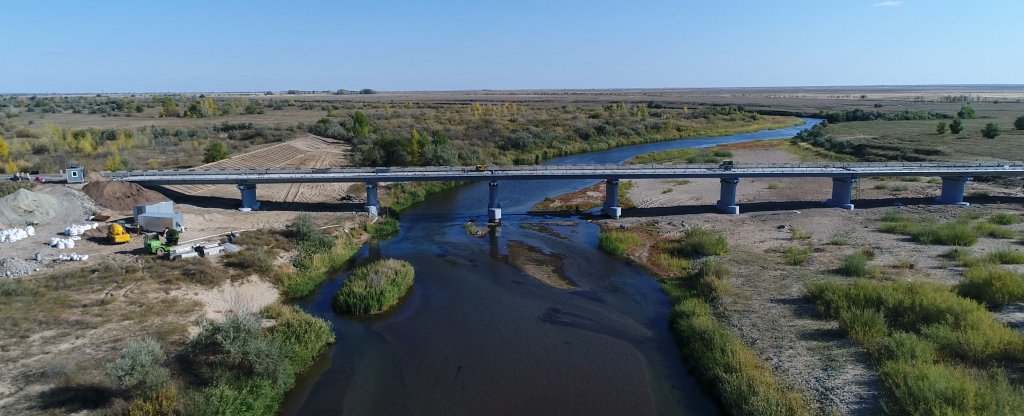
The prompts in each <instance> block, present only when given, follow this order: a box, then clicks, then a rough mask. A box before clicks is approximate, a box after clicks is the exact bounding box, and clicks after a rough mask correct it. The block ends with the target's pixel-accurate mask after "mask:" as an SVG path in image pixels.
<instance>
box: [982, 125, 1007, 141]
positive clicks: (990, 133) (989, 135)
mask: <svg viewBox="0 0 1024 416" xmlns="http://www.w3.org/2000/svg"><path fill="white" fill-rule="evenodd" d="M1002 133H1003V130H1002V129H1000V128H999V125H998V124H996V123H988V124H986V125H985V128H983V129H981V135H982V136H984V137H985V138H986V139H994V138H996V137H999V135H1000V134H1002Z"/></svg>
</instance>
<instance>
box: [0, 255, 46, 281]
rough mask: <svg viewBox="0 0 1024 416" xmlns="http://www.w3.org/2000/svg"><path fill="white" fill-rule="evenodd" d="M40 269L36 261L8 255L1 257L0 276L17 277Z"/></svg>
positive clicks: (6, 277)
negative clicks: (4, 257)
mask: <svg viewBox="0 0 1024 416" xmlns="http://www.w3.org/2000/svg"><path fill="white" fill-rule="evenodd" d="M37 270H39V264H38V263H36V262H32V261H28V260H22V259H17V258H13V257H8V258H6V259H0V278H2V279H15V278H18V277H21V276H25V275H28V274H32V273H33V272H35V271H37Z"/></svg>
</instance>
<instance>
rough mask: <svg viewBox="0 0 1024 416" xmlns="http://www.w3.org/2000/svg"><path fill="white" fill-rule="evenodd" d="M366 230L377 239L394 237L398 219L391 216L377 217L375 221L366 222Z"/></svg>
mask: <svg viewBox="0 0 1024 416" xmlns="http://www.w3.org/2000/svg"><path fill="white" fill-rule="evenodd" d="M366 232H368V233H370V235H371V236H373V238H377V239H386V238H391V237H394V236H396V235H398V220H397V219H395V218H392V217H377V221H374V222H373V223H372V224H371V223H367V224H366Z"/></svg>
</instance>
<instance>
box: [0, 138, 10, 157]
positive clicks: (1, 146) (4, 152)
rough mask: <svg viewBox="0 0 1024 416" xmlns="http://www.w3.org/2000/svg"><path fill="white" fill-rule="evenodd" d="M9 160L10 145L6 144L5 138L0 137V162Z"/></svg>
mask: <svg viewBox="0 0 1024 416" xmlns="http://www.w3.org/2000/svg"><path fill="white" fill-rule="evenodd" d="M9 160H11V146H10V145H9V144H7V140H4V138H3V137H0V162H7V161H9Z"/></svg>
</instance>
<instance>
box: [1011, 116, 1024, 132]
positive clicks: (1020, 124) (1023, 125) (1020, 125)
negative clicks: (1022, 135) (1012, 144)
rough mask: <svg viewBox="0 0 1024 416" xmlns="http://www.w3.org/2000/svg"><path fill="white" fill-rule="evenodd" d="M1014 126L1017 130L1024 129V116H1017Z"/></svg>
mask: <svg viewBox="0 0 1024 416" xmlns="http://www.w3.org/2000/svg"><path fill="white" fill-rule="evenodd" d="M1013 127H1014V128H1016V129H1017V130H1024V116H1020V117H1017V119H1016V120H1014V121H1013Z"/></svg>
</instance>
